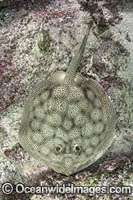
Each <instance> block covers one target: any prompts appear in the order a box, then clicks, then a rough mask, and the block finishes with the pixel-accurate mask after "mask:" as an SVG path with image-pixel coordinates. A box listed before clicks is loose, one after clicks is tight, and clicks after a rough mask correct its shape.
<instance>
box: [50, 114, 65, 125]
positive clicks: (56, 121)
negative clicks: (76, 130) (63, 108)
mask: <svg viewBox="0 0 133 200" xmlns="http://www.w3.org/2000/svg"><path fill="white" fill-rule="evenodd" d="M47 122H48V123H50V124H51V125H53V126H60V125H61V123H62V119H61V116H60V115H59V114H57V113H53V114H51V115H48V116H47Z"/></svg>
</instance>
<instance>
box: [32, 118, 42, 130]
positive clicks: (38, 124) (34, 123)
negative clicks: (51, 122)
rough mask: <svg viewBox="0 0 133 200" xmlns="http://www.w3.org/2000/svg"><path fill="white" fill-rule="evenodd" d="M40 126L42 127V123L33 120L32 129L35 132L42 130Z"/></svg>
mask: <svg viewBox="0 0 133 200" xmlns="http://www.w3.org/2000/svg"><path fill="white" fill-rule="evenodd" d="M40 126H41V123H40V122H39V121H38V120H36V119H33V120H32V121H31V129H32V130H33V131H36V130H38V129H40Z"/></svg>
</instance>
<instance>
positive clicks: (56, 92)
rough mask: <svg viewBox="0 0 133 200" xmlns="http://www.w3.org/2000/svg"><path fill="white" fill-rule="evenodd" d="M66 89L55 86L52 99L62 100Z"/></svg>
mask: <svg viewBox="0 0 133 200" xmlns="http://www.w3.org/2000/svg"><path fill="white" fill-rule="evenodd" d="M67 90H68V89H67V87H64V86H57V87H56V88H54V89H53V93H52V97H54V98H64V97H66V96H67Z"/></svg>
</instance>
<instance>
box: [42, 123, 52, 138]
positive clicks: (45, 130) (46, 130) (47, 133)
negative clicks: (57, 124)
mask: <svg viewBox="0 0 133 200" xmlns="http://www.w3.org/2000/svg"><path fill="white" fill-rule="evenodd" d="M41 134H42V135H43V138H48V137H53V135H54V129H53V128H52V127H51V126H49V125H48V124H42V125H41Z"/></svg>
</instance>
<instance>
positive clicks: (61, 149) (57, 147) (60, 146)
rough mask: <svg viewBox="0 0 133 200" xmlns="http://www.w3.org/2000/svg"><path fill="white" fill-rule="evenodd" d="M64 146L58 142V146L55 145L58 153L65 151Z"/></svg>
mask: <svg viewBox="0 0 133 200" xmlns="http://www.w3.org/2000/svg"><path fill="white" fill-rule="evenodd" d="M63 149H64V148H63V146H62V145H61V144H58V145H57V146H56V147H55V152H56V153H57V154H60V153H62V152H63Z"/></svg>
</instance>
